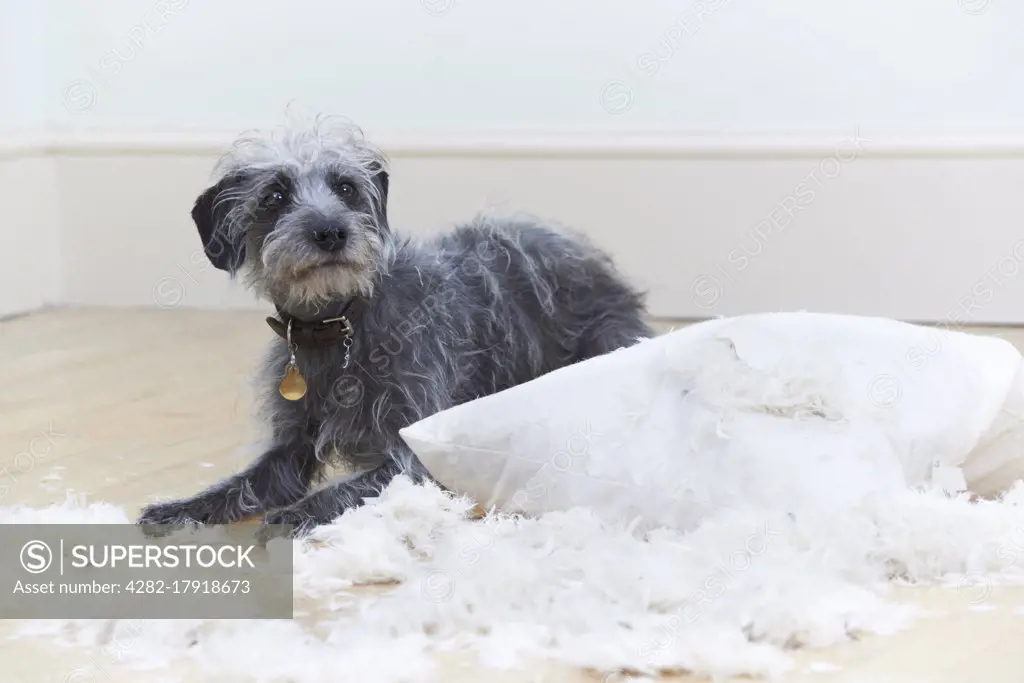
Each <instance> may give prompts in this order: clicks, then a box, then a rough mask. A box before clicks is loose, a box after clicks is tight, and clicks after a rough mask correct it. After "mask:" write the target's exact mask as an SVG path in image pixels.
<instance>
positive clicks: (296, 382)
mask: <svg viewBox="0 0 1024 683" xmlns="http://www.w3.org/2000/svg"><path fill="white" fill-rule="evenodd" d="M288 352H289V354H290V355H291V358H290V359H289V360H288V365H286V366H285V368H284V377H283V378H282V379H281V384H279V385H278V387H277V389H278V391H280V392H281V395H282V396H284V397H285V398H286V399H288V400H289V401H298V400H299V399H300V398H302V397H303V396H305V395H306V378H305V377H303V376H302V373H301V372H300V371H299V364H298V363H297V362H296V361H295V344H293V343H292V321H291V320H289V321H288Z"/></svg>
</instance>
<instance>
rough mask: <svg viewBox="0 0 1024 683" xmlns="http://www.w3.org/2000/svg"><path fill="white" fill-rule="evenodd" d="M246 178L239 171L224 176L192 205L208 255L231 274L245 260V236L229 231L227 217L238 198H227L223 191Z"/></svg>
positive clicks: (212, 261)
mask: <svg viewBox="0 0 1024 683" xmlns="http://www.w3.org/2000/svg"><path fill="white" fill-rule="evenodd" d="M245 180H246V178H245V176H243V175H242V174H238V173H236V174H231V175H228V176H225V177H224V178H222V179H221V180H220V181H219V182H218V183H217V184H216V185H214V186H213V187H210V188H207V189H206V191H204V192H203V193H202V194H201V195H199V197H198V198H197V199H196V203H195V206H193V207H192V221H193V222H194V223H195V224H196V228H197V229H198V230H199V238H200V239H201V240H202V242H203V250H204V251H205V252H206V258H208V259H210V263H212V264H213V265H214V266H215V267H217V268H219V269H220V270H225V271H227V272H229V273H232V274H234V273H235V271H237V270H238V269H239V268H240V267H241V266H242V262H243V261H245V236H244V235H230V234H229V233H228V229H227V227H228V226H227V221H226V219H227V216H228V214H229V213H230V211H231V209H233V208H234V207H235V206H236V205H237V202H238V201H239V200H238V199H230V198H227V197H225V196H224V193H225V192H227V191H229V190H231V189H232V188H235V187H238V186H240V185H241V184H242V183H243V182H244V181H245ZM228 197H230V195H228Z"/></svg>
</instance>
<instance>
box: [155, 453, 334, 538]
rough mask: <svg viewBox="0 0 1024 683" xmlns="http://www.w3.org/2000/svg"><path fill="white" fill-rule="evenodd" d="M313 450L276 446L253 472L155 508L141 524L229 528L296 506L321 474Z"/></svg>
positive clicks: (320, 467)
mask: <svg viewBox="0 0 1024 683" xmlns="http://www.w3.org/2000/svg"><path fill="white" fill-rule="evenodd" d="M322 471H323V469H322V464H321V463H320V462H319V461H318V460H317V459H316V456H315V455H314V453H313V448H312V446H311V445H310V446H304V445H287V446H286V445H280V446H275V447H273V448H271V449H270V450H268V451H267V452H265V453H264V454H263V455H261V456H260V457H259V458H257V459H256V460H255V461H254V462H253V463H252V464H251V465H249V467H247V468H246V469H245V470H243V471H242V472H240V473H239V474H236V475H234V476H231V477H228V478H227V479H224V480H223V481H220V482H218V483H217V484H214V485H213V486H211V487H210V488H208V489H206V490H205V491H202V492H200V493H198V494H196V495H194V496H192V497H191V498H184V499H182V500H173V501H168V502H164V503H154V504H153V505H149V506H147V507H146V508H145V509H143V511H142V514H141V515H140V517H139V521H138V523H139V524H147V525H149V524H174V525H181V524H196V523H202V524H227V523H229V522H236V521H238V520H240V519H243V518H244V517H248V516H250V515H253V514H257V513H261V512H265V511H267V510H272V509H274V508H277V507H281V506H285V505H291V504H292V503H294V502H295V501H297V500H300V499H301V498H302V497H303V496H304V495H306V493H307V492H308V491H309V487H310V486H311V485H312V483H313V480H314V479H316V478H317V477H318V476H319V475H320V474H321V472H322Z"/></svg>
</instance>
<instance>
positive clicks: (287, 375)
mask: <svg viewBox="0 0 1024 683" xmlns="http://www.w3.org/2000/svg"><path fill="white" fill-rule="evenodd" d="M279 389H280V391H281V395H282V396H284V397H285V398H286V399H288V400H289V401H298V400H299V399H300V398H302V397H303V396H305V395H306V380H305V378H304V377H303V376H302V373H301V372H299V366H298V365H295V364H294V363H289V364H288V367H286V368H285V369H284V379H282V380H281V384H280V386H279Z"/></svg>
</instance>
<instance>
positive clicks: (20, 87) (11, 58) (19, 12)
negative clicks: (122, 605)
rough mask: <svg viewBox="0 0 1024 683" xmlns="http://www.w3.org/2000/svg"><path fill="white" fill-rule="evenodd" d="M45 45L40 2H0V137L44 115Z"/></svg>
mask: <svg viewBox="0 0 1024 683" xmlns="http://www.w3.org/2000/svg"><path fill="white" fill-rule="evenodd" d="M45 45H46V40H45V38H44V28H43V10H42V4H41V3H34V2H27V1H25V0H13V1H11V0H8V1H7V2H2V3H0V136H8V135H11V134H12V133H14V132H15V131H24V130H28V129H33V128H37V127H38V126H39V124H40V123H41V122H42V121H43V119H45V117H46V101H45V96H46V85H45V75H46V64H45V54H44V51H45Z"/></svg>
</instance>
